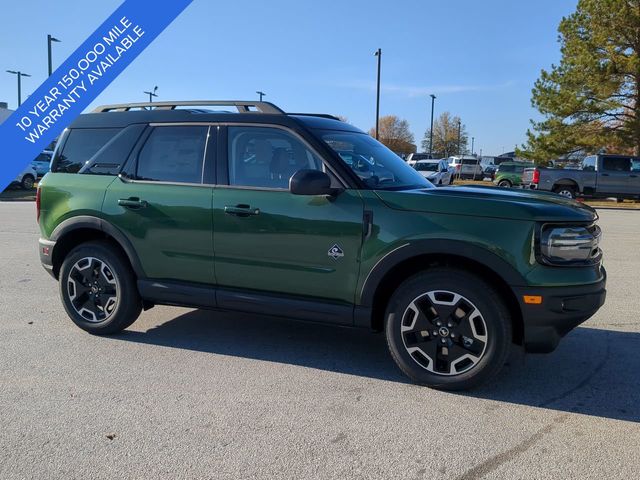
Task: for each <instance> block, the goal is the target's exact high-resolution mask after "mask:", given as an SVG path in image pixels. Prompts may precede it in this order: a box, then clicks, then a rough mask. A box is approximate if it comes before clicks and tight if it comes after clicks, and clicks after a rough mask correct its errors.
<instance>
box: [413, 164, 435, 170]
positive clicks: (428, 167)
mask: <svg viewBox="0 0 640 480" xmlns="http://www.w3.org/2000/svg"><path fill="white" fill-rule="evenodd" d="M414 168H415V169H416V170H418V171H419V172H437V171H438V164H437V163H416V164H415V167H414Z"/></svg>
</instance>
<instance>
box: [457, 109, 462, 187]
mask: <svg viewBox="0 0 640 480" xmlns="http://www.w3.org/2000/svg"><path fill="white" fill-rule="evenodd" d="M461 127H462V122H461V121H460V120H459V119H458V156H459V157H460V170H458V180H460V177H461V176H462V153H461V149H462V144H461V142H460V138H461V137H460V133H461Z"/></svg>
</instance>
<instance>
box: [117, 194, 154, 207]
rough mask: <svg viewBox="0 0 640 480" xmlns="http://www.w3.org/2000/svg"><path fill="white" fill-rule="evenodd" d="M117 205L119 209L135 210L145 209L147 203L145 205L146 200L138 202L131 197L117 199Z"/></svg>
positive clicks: (136, 198)
mask: <svg viewBox="0 0 640 480" xmlns="http://www.w3.org/2000/svg"><path fill="white" fill-rule="evenodd" d="M118 205H120V206H121V207H127V208H134V209H136V208H146V207H148V206H149V203H147V201H146V200H140V199H139V198H138V197H131V198H121V199H119V200H118Z"/></svg>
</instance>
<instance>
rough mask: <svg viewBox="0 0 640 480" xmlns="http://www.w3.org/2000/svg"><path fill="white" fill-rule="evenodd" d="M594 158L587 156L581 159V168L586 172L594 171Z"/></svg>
mask: <svg viewBox="0 0 640 480" xmlns="http://www.w3.org/2000/svg"><path fill="white" fill-rule="evenodd" d="M596 158H597V157H587V158H585V159H584V160H583V161H582V170H584V171H586V172H594V171H595V170H596Z"/></svg>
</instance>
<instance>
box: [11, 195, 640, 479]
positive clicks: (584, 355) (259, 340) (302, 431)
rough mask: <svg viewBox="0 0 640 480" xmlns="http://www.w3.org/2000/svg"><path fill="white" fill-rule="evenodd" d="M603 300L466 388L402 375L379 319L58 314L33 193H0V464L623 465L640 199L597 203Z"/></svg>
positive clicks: (379, 470) (632, 464) (517, 474)
mask: <svg viewBox="0 0 640 480" xmlns="http://www.w3.org/2000/svg"><path fill="white" fill-rule="evenodd" d="M600 215H601V222H600V224H601V226H602V228H603V231H604V240H603V248H604V250H605V265H606V267H607V270H608V274H609V283H608V299H607V303H606V305H605V306H604V307H603V308H602V309H601V310H600V311H599V312H598V313H597V314H596V316H595V317H594V318H592V319H591V320H589V321H588V322H587V323H586V324H584V326H583V327H581V328H579V329H577V330H576V331H574V332H572V333H571V334H570V335H569V336H568V337H567V338H565V340H564V341H563V343H561V345H560V347H559V349H558V350H557V351H556V352H554V353H553V354H550V355H541V356H526V357H524V358H523V357H522V356H520V355H517V354H514V355H513V356H512V358H511V359H510V361H509V364H508V366H507V367H506V368H505V369H504V370H503V371H502V373H501V374H500V375H499V377H498V378H497V379H496V380H495V381H494V382H493V383H491V384H490V385H487V386H486V387H483V388H482V389H481V390H477V391H474V392H472V393H462V394H453V393H443V392H437V391H434V390H429V389H426V388H422V387H417V386H414V385H412V384H410V383H408V382H407V381H406V380H405V378H404V377H403V376H402V375H401V374H400V373H399V371H398V370H397V368H396V367H395V365H394V364H393V362H392V360H391V359H390V357H389V354H388V353H387V350H386V346H385V342H384V338H383V336H382V335H375V334H371V333H369V332H366V331H359V330H351V329H341V328H335V327H327V326H321V325H313V324H305V323H300V322H292V321H285V320H272V319H265V318H257V317H252V316H243V315H238V314H225V313H216V312H208V311H198V310H189V309H182V308H181V309H178V308H169V307H156V308H154V309H152V310H150V311H147V312H145V313H144V314H143V315H142V317H141V319H140V320H139V321H138V322H136V323H135V324H134V325H133V326H132V327H131V328H130V329H129V330H128V331H127V332H125V333H123V334H121V335H117V336H114V337H110V338H99V337H92V336H90V335H88V334H86V333H85V332H83V331H81V330H80V329H78V328H77V327H75V326H74V325H73V324H72V322H71V321H70V320H69V319H68V318H67V316H66V314H65V313H64V310H63V308H62V305H61V303H60V301H59V299H58V293H57V285H56V284H55V282H54V281H53V280H52V279H51V278H50V277H49V275H47V273H46V272H45V271H44V270H43V269H42V267H41V266H40V264H39V260H38V253H37V237H38V229H37V225H36V223H35V207H34V204H33V203H28V202H12V203H0V224H1V225H2V229H1V231H0V265H1V267H0V269H1V270H0V271H1V272H2V274H1V275H0V478H2V479H22V478H38V479H45V478H78V479H87V478H91V479H100V478H171V479H179V478H185V479H186V478H189V479H191V478H226V479H239V478H258V479H266V478H336V479H344V478H398V479H401V478H402V479H404V478H406V479H416V478H425V479H433V478H447V479H452V478H453V479H455V478H457V479H475V478H505V479H513V478H536V479H542V478H548V479H559V478H582V479H587V478H589V479H590V478H593V479H601V478H607V479H613V478H616V479H617V478H620V479H623V478H625V479H626V478H637V476H638V471H640V427H639V422H640V319H639V318H638V311H640V296H639V295H638V279H639V275H638V271H639V270H640V248H638V247H639V243H638V242H639V239H640V212H635V211H620V210H600Z"/></svg>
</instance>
